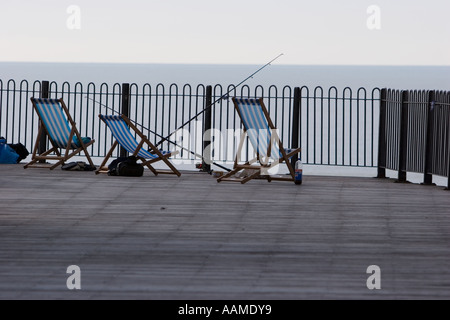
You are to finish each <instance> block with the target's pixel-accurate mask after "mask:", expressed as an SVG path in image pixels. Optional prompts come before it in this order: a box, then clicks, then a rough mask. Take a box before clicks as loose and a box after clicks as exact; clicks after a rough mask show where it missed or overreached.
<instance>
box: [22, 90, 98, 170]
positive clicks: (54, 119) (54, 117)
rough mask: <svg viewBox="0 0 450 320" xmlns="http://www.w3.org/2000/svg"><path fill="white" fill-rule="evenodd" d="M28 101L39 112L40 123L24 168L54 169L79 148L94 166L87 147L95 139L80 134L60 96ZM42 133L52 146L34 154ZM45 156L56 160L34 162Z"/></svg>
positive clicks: (78, 150) (77, 152) (46, 158)
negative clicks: (46, 162) (32, 148)
mask: <svg viewBox="0 0 450 320" xmlns="http://www.w3.org/2000/svg"><path fill="white" fill-rule="evenodd" d="M31 102H32V104H33V107H34V109H35V111H36V113H37V114H38V116H39V121H40V126H39V132H38V137H37V139H36V143H35V146H34V150H33V154H32V160H31V162H29V163H28V164H27V165H25V168H29V167H49V168H50V169H54V168H56V167H57V166H59V165H64V163H65V161H67V160H69V159H70V158H72V157H73V156H75V155H77V154H79V153H80V152H81V151H83V152H84V153H85V156H86V158H87V160H88V161H89V164H90V165H91V166H92V167H94V164H93V162H92V160H91V157H90V155H89V152H88V151H87V147H89V146H90V145H92V144H93V143H94V142H95V140H92V139H90V138H88V137H81V136H80V133H79V131H78V129H77V127H76V124H75V122H74V121H73V120H72V117H71V116H70V113H69V110H68V108H67V106H66V105H65V103H64V101H63V99H38V98H31ZM45 133H47V135H48V138H49V141H50V143H51V145H52V148H50V149H48V150H46V151H44V152H41V153H40V154H38V148H39V142H40V139H41V136H42V135H43V134H45ZM47 160H57V163H55V164H50V165H48V164H44V165H42V164H38V162H42V161H47Z"/></svg>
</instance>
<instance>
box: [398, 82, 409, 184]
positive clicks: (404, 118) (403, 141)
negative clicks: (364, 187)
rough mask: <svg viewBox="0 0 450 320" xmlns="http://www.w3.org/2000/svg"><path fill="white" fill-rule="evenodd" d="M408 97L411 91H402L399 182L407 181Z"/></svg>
mask: <svg viewBox="0 0 450 320" xmlns="http://www.w3.org/2000/svg"><path fill="white" fill-rule="evenodd" d="M408 99H409V92H408V91H406V90H404V91H403V92H402V106H401V114H400V119H401V120H400V147H399V157H398V159H399V160H398V161H399V164H398V180H397V182H406V159H407V152H408V106H409V105H408Z"/></svg>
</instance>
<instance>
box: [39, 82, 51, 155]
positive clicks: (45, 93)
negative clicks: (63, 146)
mask: <svg viewBox="0 0 450 320" xmlns="http://www.w3.org/2000/svg"><path fill="white" fill-rule="evenodd" d="M40 97H41V99H48V98H50V81H45V80H44V81H42V85H41V92H40ZM39 126H41V123H40V122H39ZM46 150H47V131H46V130H45V128H44V130H43V132H42V134H41V137H40V139H39V148H38V153H39V154H42V153H44V152H45V151H46ZM39 163H45V160H39Z"/></svg>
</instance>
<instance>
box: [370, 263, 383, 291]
mask: <svg viewBox="0 0 450 320" xmlns="http://www.w3.org/2000/svg"><path fill="white" fill-rule="evenodd" d="M367 273H368V274H370V277H369V278H368V279H367V282H366V284H367V289H369V290H381V268H380V267H379V266H376V265H372V266H369V267H368V268H367Z"/></svg>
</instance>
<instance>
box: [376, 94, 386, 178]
mask: <svg viewBox="0 0 450 320" xmlns="http://www.w3.org/2000/svg"><path fill="white" fill-rule="evenodd" d="M386 104H387V89H386V88H384V89H381V96H380V125H379V132H378V174H377V178H380V179H382V178H386Z"/></svg>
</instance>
